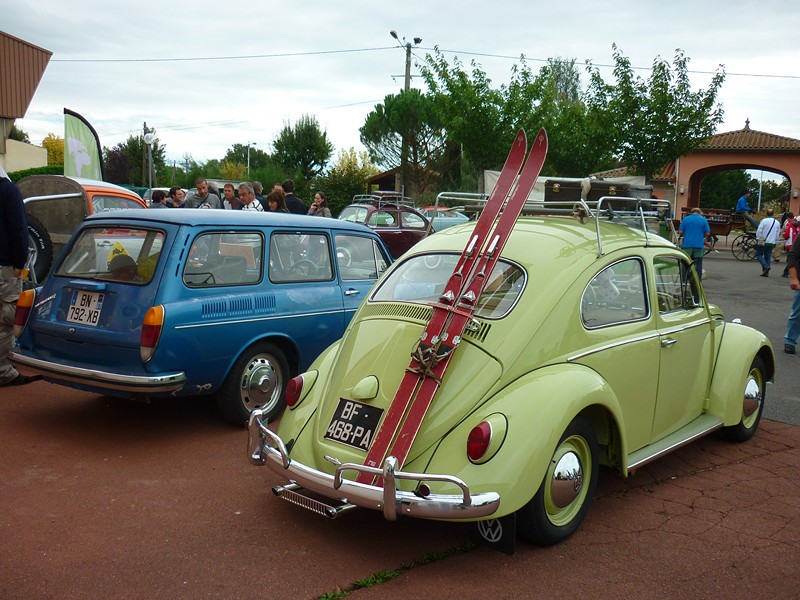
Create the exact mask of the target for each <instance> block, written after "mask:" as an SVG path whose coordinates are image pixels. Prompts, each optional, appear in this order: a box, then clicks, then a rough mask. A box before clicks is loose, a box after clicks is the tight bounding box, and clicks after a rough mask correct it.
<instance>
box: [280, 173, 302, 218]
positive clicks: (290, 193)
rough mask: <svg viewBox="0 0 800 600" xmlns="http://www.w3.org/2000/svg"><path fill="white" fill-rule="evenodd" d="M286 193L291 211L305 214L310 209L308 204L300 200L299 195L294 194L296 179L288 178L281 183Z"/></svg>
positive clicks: (287, 204) (286, 199)
mask: <svg viewBox="0 0 800 600" xmlns="http://www.w3.org/2000/svg"><path fill="white" fill-rule="evenodd" d="M281 187H282V188H283V191H284V193H285V194H286V198H284V200H285V201H286V208H287V209H288V210H289V212H290V213H292V214H295V215H305V214H307V213H308V209H306V205H305V204H303V201H302V200H300V198H298V197H297V196H295V195H294V181H292V180H291V179H287V180H286V181H284V182H283V183H282V184H281Z"/></svg>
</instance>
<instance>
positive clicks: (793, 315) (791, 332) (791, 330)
mask: <svg viewBox="0 0 800 600" xmlns="http://www.w3.org/2000/svg"><path fill="white" fill-rule="evenodd" d="M798 263H800V236H796V237H795V239H794V242H793V243H792V247H791V248H789V252H788V254H787V255H786V269H787V270H788V272H789V289H791V290H792V291H793V292H794V297H793V299H792V308H791V309H790V310H789V318H788V320H787V321H786V333H785V334H783V351H784V352H786V354H795V353H796V352H797V338H798V337H800V279H798V278H797V265H798Z"/></svg>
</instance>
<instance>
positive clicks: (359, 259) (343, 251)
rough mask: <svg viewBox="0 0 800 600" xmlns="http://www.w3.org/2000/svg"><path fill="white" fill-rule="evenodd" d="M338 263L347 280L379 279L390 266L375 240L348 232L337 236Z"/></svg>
mask: <svg viewBox="0 0 800 600" xmlns="http://www.w3.org/2000/svg"><path fill="white" fill-rule="evenodd" d="M336 263H337V264H338V265H339V274H340V275H341V278H342V279H343V280H345V281H353V280H358V279H377V278H378V277H379V276H380V275H381V274H382V273H383V272H384V271H385V270H386V269H387V267H388V266H389V261H388V260H386V257H385V256H384V255H383V253H382V252H381V250H380V247H379V246H378V244H377V243H376V242H375V240H373V239H371V238H368V237H362V236H356V235H346V234H338V235H337V236H336Z"/></svg>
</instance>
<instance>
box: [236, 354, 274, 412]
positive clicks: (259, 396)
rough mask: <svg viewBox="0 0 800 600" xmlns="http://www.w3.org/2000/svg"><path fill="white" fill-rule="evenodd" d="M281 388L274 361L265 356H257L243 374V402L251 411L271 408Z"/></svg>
mask: <svg viewBox="0 0 800 600" xmlns="http://www.w3.org/2000/svg"><path fill="white" fill-rule="evenodd" d="M280 390H281V381H280V376H279V374H278V371H276V370H275V367H274V366H273V365H272V361H271V360H270V359H269V358H267V357H263V356H257V357H255V358H254V359H253V360H252V361H251V362H250V364H249V365H247V368H246V369H245V371H244V373H243V374H242V382H241V394H242V403H243V404H244V405H245V406H246V407H247V409H248V410H249V411H252V410H253V409H256V408H263V409H265V410H269V409H271V408H272V407H273V406H274V404H275V403H276V402H277V401H278V395H279V394H280Z"/></svg>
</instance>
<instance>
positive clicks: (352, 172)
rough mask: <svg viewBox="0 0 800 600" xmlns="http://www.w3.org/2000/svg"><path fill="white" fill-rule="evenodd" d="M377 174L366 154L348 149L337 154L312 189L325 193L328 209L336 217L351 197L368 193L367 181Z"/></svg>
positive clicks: (349, 201)
mask: <svg viewBox="0 0 800 600" xmlns="http://www.w3.org/2000/svg"><path fill="white" fill-rule="evenodd" d="M377 173H378V169H377V167H375V165H373V164H372V163H371V162H370V159H369V155H368V154H367V153H366V152H356V150H355V148H350V149H349V150H342V151H340V152H339V156H338V157H337V159H336V162H335V163H334V165H333V167H331V168H330V169H329V170H328V172H327V173H325V174H324V175H322V176H321V177H318V178H317V179H316V180H315V181H314V188H315V190H317V191H321V192H325V196H326V197H327V198H328V207H329V208H330V209H331V213H332V214H333V215H334V216H336V215H338V214H339V213H340V212H341V210H342V209H343V208H344V207H345V206H347V205H348V204H350V203H351V202H352V200H353V196H355V195H357V194H365V193H367V192H368V191H369V190H368V188H367V179H368V178H369V177H371V176H372V175H376V174H377Z"/></svg>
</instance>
